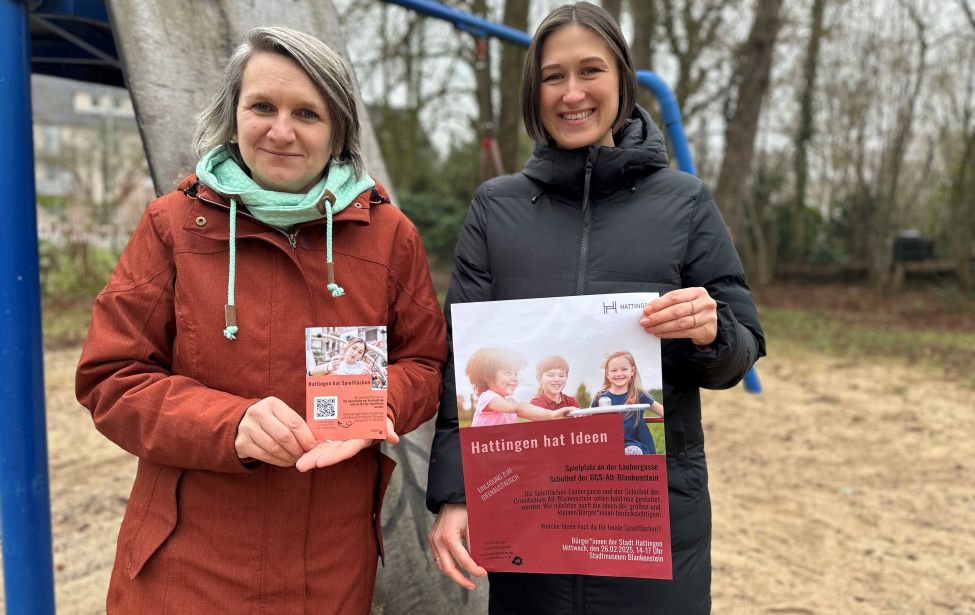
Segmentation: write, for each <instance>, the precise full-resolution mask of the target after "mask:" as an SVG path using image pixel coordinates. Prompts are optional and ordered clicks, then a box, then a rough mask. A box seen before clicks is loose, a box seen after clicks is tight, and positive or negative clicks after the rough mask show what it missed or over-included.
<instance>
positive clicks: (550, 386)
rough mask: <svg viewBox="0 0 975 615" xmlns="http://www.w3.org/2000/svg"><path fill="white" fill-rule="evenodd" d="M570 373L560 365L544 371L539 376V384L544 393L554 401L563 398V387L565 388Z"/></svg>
mask: <svg viewBox="0 0 975 615" xmlns="http://www.w3.org/2000/svg"><path fill="white" fill-rule="evenodd" d="M567 377H568V374H566V373H565V370H564V369H562V368H559V367H556V368H554V369H550V370H548V371H545V372H542V375H541V376H540V377H539V378H538V384H539V386H541V387H542V393H543V394H544V395H545V396H546V397H548V398H549V399H551V400H552V401H560V400H561V399H562V389H564V388H565V379H566V378H567Z"/></svg>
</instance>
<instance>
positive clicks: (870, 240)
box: [865, 0, 928, 287]
mask: <svg viewBox="0 0 975 615" xmlns="http://www.w3.org/2000/svg"><path fill="white" fill-rule="evenodd" d="M899 4H900V5H901V7H902V8H903V9H904V10H905V12H906V13H907V16H908V18H909V20H910V21H911V23H912V25H913V27H914V29H915V36H916V41H915V43H916V48H915V50H916V58H915V60H914V62H915V63H914V67H913V69H912V70H910V71H909V74H908V75H905V76H906V77H907V78H906V79H903V78H902V79H901V80H900V88H899V91H898V100H899V101H900V102H899V103H898V106H897V109H896V111H895V115H894V117H895V121H894V126H893V127H892V130H891V132H889V133H888V135H889V139H888V140H887V143H886V146H885V147H884V148H883V151H882V154H881V157H880V161H879V168H878V172H877V183H876V184H875V186H874V189H873V190H869V191H868V193H867V194H866V195H865V196H866V197H867V198H868V199H869V201H868V204H869V207H868V210H867V213H868V215H867V221H868V223H869V228H870V229H871V232H869V233H867V234H866V243H867V246H868V248H869V255H868V256H869V259H870V260H869V263H870V277H871V279H872V280H873V282H874V283H875V284H876V285H877V286H878V287H884V286H886V285H887V283H888V282H889V281H890V275H891V261H892V258H893V249H892V247H893V238H894V235H895V233H896V231H897V228H896V227H897V225H898V219H897V215H896V214H897V211H898V208H899V205H900V202H899V200H898V197H899V196H900V193H899V190H900V188H901V175H902V172H903V170H904V164H905V155H906V153H907V148H908V145H909V143H910V140H911V136H912V134H913V131H914V119H915V114H916V112H917V107H918V104H919V101H920V93H921V88H922V85H923V83H924V77H925V73H926V71H927V57H926V56H927V50H928V42H927V38H926V36H925V32H926V24H925V22H924V21H923V19H922V17H921V15H920V13H919V12H918V9H917V7H916V6H915V5H913V4H912V3H911V2H910V1H909V0H900V1H899Z"/></svg>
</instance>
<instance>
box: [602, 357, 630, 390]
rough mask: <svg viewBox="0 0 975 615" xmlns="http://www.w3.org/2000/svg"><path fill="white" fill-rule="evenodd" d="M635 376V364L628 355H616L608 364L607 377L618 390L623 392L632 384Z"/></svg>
mask: <svg viewBox="0 0 975 615" xmlns="http://www.w3.org/2000/svg"><path fill="white" fill-rule="evenodd" d="M632 378H633V366H632V365H630V362H629V361H627V360H626V357H615V358H613V359H610V361H609V363H607V364H606V379H607V380H609V384H610V386H611V387H612V388H613V389H616V392H622V390H623V389H627V388H629V386H630V380H631V379H632Z"/></svg>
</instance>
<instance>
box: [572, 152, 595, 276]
mask: <svg viewBox="0 0 975 615" xmlns="http://www.w3.org/2000/svg"><path fill="white" fill-rule="evenodd" d="M590 152H591V150H590ZM591 180H592V153H589V154H587V155H586V181H585V183H584V184H583V189H582V245H581V246H579V267H578V270H577V273H576V294H577V295H584V294H585V292H586V266H587V265H588V263H589V232H590V227H591V226H592V209H590V207H589V182H590V181H591Z"/></svg>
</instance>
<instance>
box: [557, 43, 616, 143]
mask: <svg viewBox="0 0 975 615" xmlns="http://www.w3.org/2000/svg"><path fill="white" fill-rule="evenodd" d="M541 67H542V68H541V89H540V96H539V99H540V102H539V106H540V109H539V112H540V113H539V115H540V116H541V120H542V125H543V126H544V127H545V130H546V131H547V132H548V134H549V135H550V136H551V137H552V139H553V140H554V141H555V143H556V145H558V146H559V147H561V148H562V149H576V148H579V147H586V146H588V145H593V144H597V145H606V146H609V147H612V146H613V145H615V143H614V142H613V131H612V127H613V122H614V121H616V115H617V113H618V112H619V105H620V86H619V69H618V68H617V66H616V60H615V58H614V56H613V53H612V51H610V49H609V47H607V46H606V43H605V42H603V40H602V39H601V38H599V36H598V35H597V34H596V33H595V32H593V31H592V30H590V29H589V28H586V27H583V26H580V25H576V24H570V25H567V26H563V27H562V28H559V29H558V30H556V31H555V32H553V33H552V34H551V35H549V37H548V38H547V39H546V40H545V44H544V45H543V46H542V57H541Z"/></svg>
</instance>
